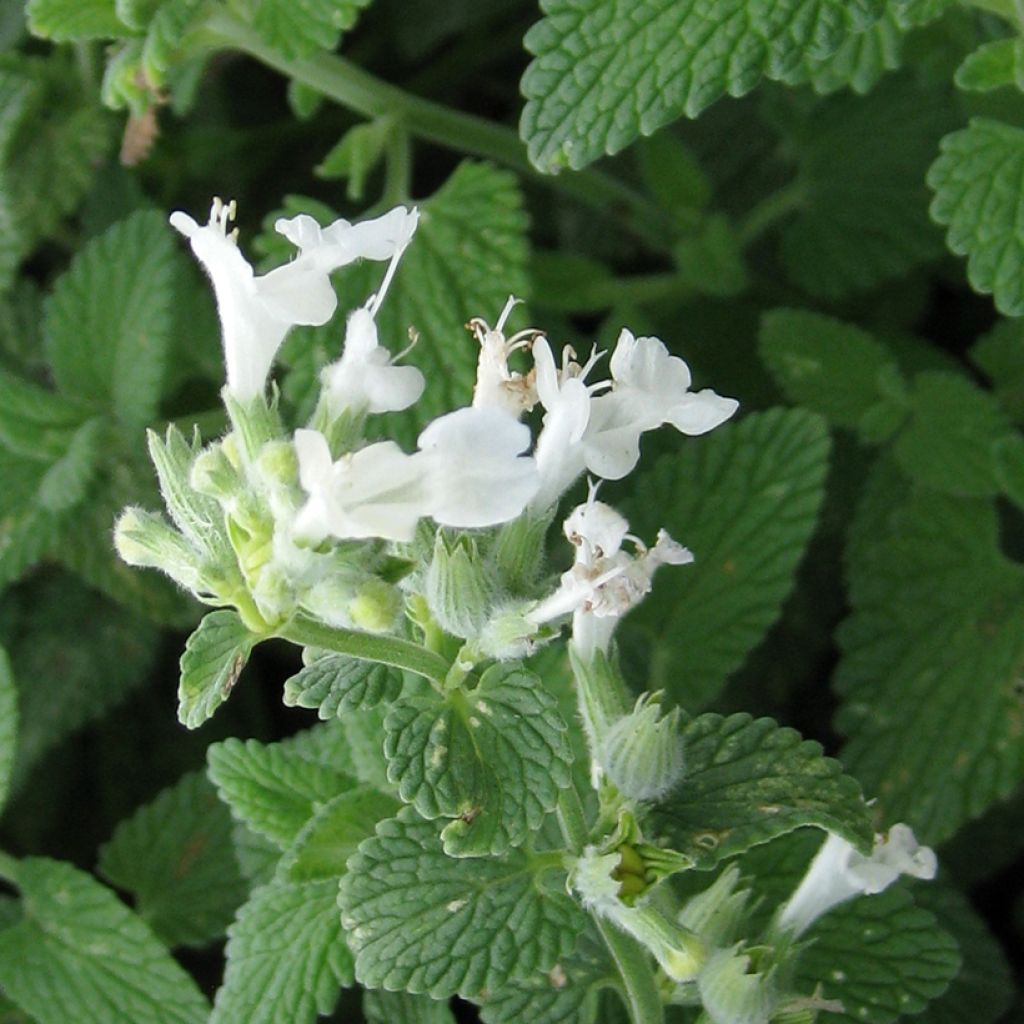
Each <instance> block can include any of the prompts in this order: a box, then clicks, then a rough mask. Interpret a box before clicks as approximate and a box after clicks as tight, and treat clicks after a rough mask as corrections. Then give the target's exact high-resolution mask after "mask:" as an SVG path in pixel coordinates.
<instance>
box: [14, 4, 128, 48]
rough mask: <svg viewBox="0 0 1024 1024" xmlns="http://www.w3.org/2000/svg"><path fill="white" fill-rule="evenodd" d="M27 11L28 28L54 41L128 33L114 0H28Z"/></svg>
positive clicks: (101, 37) (113, 36) (60, 41)
mask: <svg viewBox="0 0 1024 1024" xmlns="http://www.w3.org/2000/svg"><path fill="white" fill-rule="evenodd" d="M27 13H28V27H29V29H30V30H31V31H32V32H33V33H34V34H35V35H37V36H44V37H45V38H47V39H52V40H53V41H54V42H57V43H66V42H68V41H69V40H73V39H116V38H118V37H120V36H126V35H128V34H129V32H128V28H127V26H126V25H124V23H123V22H122V21H121V20H120V19H119V18H118V16H117V7H116V4H115V2H114V0H29V2H28V8H27Z"/></svg>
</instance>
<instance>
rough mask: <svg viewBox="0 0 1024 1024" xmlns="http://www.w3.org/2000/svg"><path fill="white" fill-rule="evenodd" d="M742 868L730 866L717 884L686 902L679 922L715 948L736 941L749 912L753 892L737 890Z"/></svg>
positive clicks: (715, 882)
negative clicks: (745, 916)
mask: <svg viewBox="0 0 1024 1024" xmlns="http://www.w3.org/2000/svg"><path fill="white" fill-rule="evenodd" d="M739 882H740V869H739V868H738V867H737V866H736V865H735V864H730V865H729V867H728V868H726V869H725V871H723V872H722V873H721V874H720V875H719V876H718V878H716V879H715V881H714V883H713V884H711V885H709V886H708V887H707V888H706V889H705V890H704V891H703V892H701V893H698V894H697V895H696V896H694V897H692V898H691V899H689V900H687V902H686V905H685V906H684V907H683V909H682V910H681V911H680V912H679V914H678V918H677V919H678V921H679V923H680V924H681V925H683V926H684V927H685V928H689V929H690V931H692V932H694V933H696V934H697V935H699V936H700V937H701V939H703V940H704V942H706V943H707V944H708V946H709V947H712V948H720V947H723V946H727V945H729V944H731V943H733V942H735V941H736V939H737V937H738V934H739V926H740V923H741V922H742V921H743V918H744V915H745V914H746V912H747V908H748V904H749V901H750V890H749V889H743V888H738V886H739Z"/></svg>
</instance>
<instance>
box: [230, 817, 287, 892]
mask: <svg viewBox="0 0 1024 1024" xmlns="http://www.w3.org/2000/svg"><path fill="white" fill-rule="evenodd" d="M231 843H232V845H233V846H234V849H235V857H236V859H237V860H238V866H239V867H240V868H241V869H242V874H243V875H245V877H246V878H247V879H248V880H249V884H250V886H251V887H252V888H255V887H256V886H260V885H266V884H267V883H268V882H270V881H272V880H273V878H274V875H275V874H276V873H277V865H278V863H279V862H280V860H281V847H280V846H278V845H277V844H276V843H275V842H273V841H271V840H270V839H267V838H266V836H261V835H259V834H258V833H257V832H253V831H252V829H251V828H249V826H248V825H246V824H244V823H243V822H241V821H236V822H235V823H234V827H233V828H232V829H231Z"/></svg>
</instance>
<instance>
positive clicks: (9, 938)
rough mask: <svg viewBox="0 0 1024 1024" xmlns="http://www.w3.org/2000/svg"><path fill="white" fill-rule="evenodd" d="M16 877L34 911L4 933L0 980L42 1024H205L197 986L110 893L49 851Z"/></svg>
mask: <svg viewBox="0 0 1024 1024" xmlns="http://www.w3.org/2000/svg"><path fill="white" fill-rule="evenodd" d="M15 882H16V884H17V886H18V888H19V889H20V890H21V894H22V900H23V908H24V916H23V917H22V918H21V920H20V921H19V922H18V923H17V924H15V925H13V926H12V927H9V928H6V929H4V930H3V931H0V986H2V987H3V988H4V990H5V991H6V993H7V995H8V996H9V997H10V998H11V999H12V1000H13V1001H14V1002H15V1003H16V1004H17V1005H18V1006H20V1007H22V1008H23V1009H24V1010H26V1011H28V1012H29V1013H30V1014H32V1016H33V1017H34V1018H36V1020H37V1021H38V1022H39V1024H66V1022H67V1021H71V1020H73V1021H75V1022H76V1024H205V1021H206V1019H207V1015H208V1014H209V1007H208V1005H207V1003H206V1000H205V999H204V998H203V996H202V994H201V993H200V991H199V989H198V988H196V985H195V982H194V981H193V980H192V979H191V978H190V977H189V975H188V974H186V973H185V971H184V970H183V969H182V968H181V967H180V966H179V965H178V964H177V963H176V962H175V961H174V959H173V958H172V957H171V955H170V954H169V953H168V952H167V951H166V950H165V949H164V947H163V946H162V945H161V944H160V943H159V942H158V941H157V939H156V938H155V937H154V935H153V933H152V932H151V931H150V930H149V928H148V927H147V926H146V925H145V924H143V922H142V921H140V920H139V918H138V917H136V916H135V914H133V913H132V912H131V911H130V910H129V909H128V908H127V907H126V906H125V905H124V904H123V903H122V902H121V901H120V900H119V899H118V898H117V897H116V896H115V895H114V894H113V893H112V892H111V891H110V890H109V889H106V888H104V886H102V885H100V883H99V882H97V881H96V880H95V879H94V878H92V877H91V876H90V875H87V874H85V873H84V872H82V871H79V870H78V869H77V868H73V867H72V866H71V865H70V864H63V863H61V862H59V861H54V860H48V859H46V858H42V857H33V858H29V859H27V860H23V861H20V862H19V863H18V868H17V877H16V879H15Z"/></svg>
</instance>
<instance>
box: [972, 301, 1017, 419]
mask: <svg viewBox="0 0 1024 1024" xmlns="http://www.w3.org/2000/svg"><path fill="white" fill-rule="evenodd" d="M970 355H971V362H972V363H974V365H975V366H977V367H978V369H980V370H981V372H982V373H984V374H985V376H986V377H987V378H988V379H989V380H990V381H991V382H992V386H993V390H994V391H995V396H996V398H997V399H998V400H999V404H1000V405H1001V406H1002V407H1003V411H1004V412H1005V413H1006V414H1007V415H1008V416H1009V417H1010V419H1012V420H1013V421H1014V423H1018V424H1019V423H1024V323H1022V322H1021V321H1020V320H1000V321H999V323H997V324H996V325H995V327H993V328H992V330H990V331H988V332H987V333H986V334H983V335H982V336H981V337H980V338H979V339H978V340H977V341H976V342H975V343H974V345H972V346H971V352H970Z"/></svg>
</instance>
